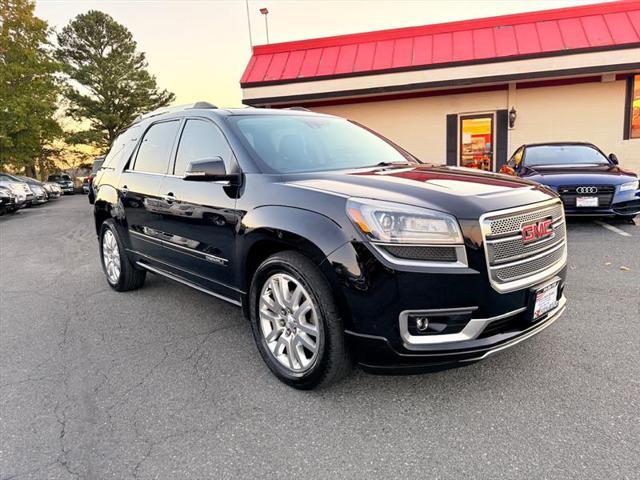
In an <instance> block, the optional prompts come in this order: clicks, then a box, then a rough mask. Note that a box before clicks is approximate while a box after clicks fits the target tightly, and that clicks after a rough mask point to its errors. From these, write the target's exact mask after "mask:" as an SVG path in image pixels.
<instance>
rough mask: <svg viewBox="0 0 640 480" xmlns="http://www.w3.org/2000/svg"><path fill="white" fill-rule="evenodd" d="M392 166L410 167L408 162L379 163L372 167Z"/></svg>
mask: <svg viewBox="0 0 640 480" xmlns="http://www.w3.org/2000/svg"><path fill="white" fill-rule="evenodd" d="M394 165H411V164H410V163H409V162H379V163H376V164H375V165H374V167H392V166H394Z"/></svg>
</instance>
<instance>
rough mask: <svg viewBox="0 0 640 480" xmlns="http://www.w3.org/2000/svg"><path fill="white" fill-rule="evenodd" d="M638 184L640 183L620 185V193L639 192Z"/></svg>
mask: <svg viewBox="0 0 640 480" xmlns="http://www.w3.org/2000/svg"><path fill="white" fill-rule="evenodd" d="M638 183H640V182H639V181H638V180H636V181H634V182H627V183H623V184H622V185H620V191H621V192H626V191H627V190H638Z"/></svg>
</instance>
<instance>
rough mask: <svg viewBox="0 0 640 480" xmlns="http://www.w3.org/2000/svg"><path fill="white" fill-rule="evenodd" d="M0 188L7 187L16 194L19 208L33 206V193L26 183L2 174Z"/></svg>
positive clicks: (0, 175) (0, 174)
mask: <svg viewBox="0 0 640 480" xmlns="http://www.w3.org/2000/svg"><path fill="white" fill-rule="evenodd" d="M0 186H3V187H7V188H9V189H10V190H11V191H12V192H13V193H14V195H15V196H16V203H17V205H18V208H23V207H27V206H30V205H31V202H32V201H33V192H32V191H31V189H30V188H29V185H27V184H26V183H25V182H22V181H20V180H18V179H17V178H16V177H14V176H13V175H10V174H8V173H0Z"/></svg>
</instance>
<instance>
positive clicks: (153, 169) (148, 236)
mask: <svg viewBox="0 0 640 480" xmlns="http://www.w3.org/2000/svg"><path fill="white" fill-rule="evenodd" d="M179 126H180V121H179V120H173V121H168V122H159V123H154V124H153V125H151V126H150V127H149V128H148V129H147V131H146V132H145V133H144V136H143V137H142V141H141V142H140V144H139V145H138V148H137V149H136V151H135V152H134V155H133V158H132V159H131V165H129V168H128V169H127V170H125V171H124V172H123V173H122V175H121V176H120V184H119V185H118V191H119V192H118V193H119V195H120V200H121V202H122V205H123V207H124V210H125V215H126V219H127V223H128V226H129V243H130V247H131V249H132V250H134V252H135V253H138V254H140V255H141V256H143V257H146V258H147V260H151V259H157V257H158V256H159V255H160V254H161V252H162V249H161V248H160V243H161V242H160V239H159V232H160V228H161V220H162V211H161V208H162V205H161V204H160V203H159V202H160V200H161V199H160V197H159V196H158V192H159V191H160V185H161V184H162V181H163V179H164V177H165V175H166V173H167V170H168V168H169V162H170V159H171V156H172V155H171V154H172V151H173V145H174V142H175V139H176V135H177V133H178V129H179Z"/></svg>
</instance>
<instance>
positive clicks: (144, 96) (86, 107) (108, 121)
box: [56, 10, 175, 149]
mask: <svg viewBox="0 0 640 480" xmlns="http://www.w3.org/2000/svg"><path fill="white" fill-rule="evenodd" d="M56 57H57V58H58V60H60V61H61V62H62V63H63V69H64V72H65V73H66V74H67V75H68V77H69V79H70V80H71V82H69V83H68V85H67V86H66V88H65V89H64V94H65V96H66V98H67V99H68V101H69V105H70V106H69V109H68V114H69V115H70V116H71V117H72V118H73V119H75V120H77V121H80V122H82V123H81V124H83V125H89V128H87V129H85V130H83V131H79V132H76V133H75V134H74V135H73V136H72V137H70V138H68V139H67V140H68V141H73V142H77V143H90V144H93V145H96V146H98V147H99V148H101V149H106V148H107V147H108V146H109V145H110V144H111V142H113V140H114V139H115V137H116V136H117V135H118V133H119V131H120V130H122V129H123V128H124V127H126V126H127V125H129V124H130V123H131V122H132V121H133V120H134V119H135V118H136V117H137V116H138V115H139V114H141V113H144V112H147V111H149V110H153V109H156V108H159V107H162V106H165V105H167V104H169V103H171V102H172V101H173V100H174V98H175V96H174V94H173V93H170V92H167V91H166V90H160V89H158V86H157V84H156V79H155V77H153V76H152V75H151V74H150V73H149V72H148V71H147V66H148V65H147V61H146V59H145V55H144V53H142V52H139V51H138V50H137V44H136V42H135V41H134V39H133V36H132V34H131V32H130V31H129V30H128V29H127V28H126V27H125V26H123V25H121V24H120V23H118V22H116V21H115V20H114V19H113V18H112V17H111V16H109V15H107V14H106V13H103V12H100V11H96V10H90V11H88V12H87V13H85V14H81V15H78V16H77V17H76V18H74V19H73V20H72V21H71V22H70V23H69V24H68V25H67V26H66V27H64V28H63V30H62V32H60V33H59V34H58V50H57V52H56ZM78 86H79V87H80V88H78Z"/></svg>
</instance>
